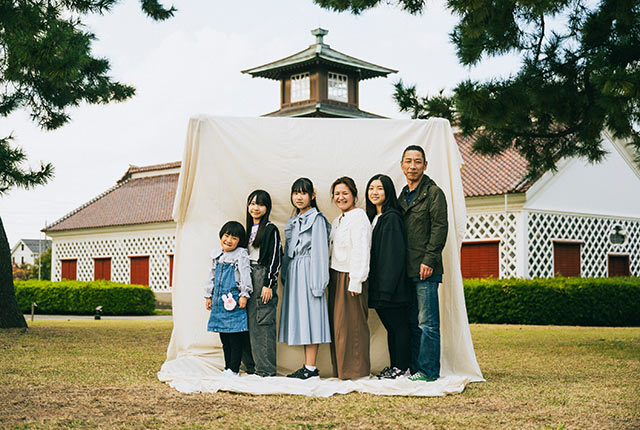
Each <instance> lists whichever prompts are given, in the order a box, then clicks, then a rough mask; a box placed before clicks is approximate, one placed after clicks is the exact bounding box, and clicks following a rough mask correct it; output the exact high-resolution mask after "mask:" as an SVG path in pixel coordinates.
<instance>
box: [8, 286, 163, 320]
mask: <svg viewBox="0 0 640 430" xmlns="http://www.w3.org/2000/svg"><path fill="white" fill-rule="evenodd" d="M14 285H15V290H16V297H17V299H18V305H19V306H20V309H22V311H23V312H25V313H29V312H31V303H32V302H35V303H37V304H38V307H37V308H36V313H40V314H76V315H93V314H94V313H95V309H96V307H97V306H102V308H103V314H104V315H149V314H152V313H153V311H154V310H155V295H154V294H153V291H151V288H149V287H146V286H143V285H130V284H121V283H118V282H109V281H91V282H84V281H61V282H51V281H37V280H30V281H17V282H15V283H14Z"/></svg>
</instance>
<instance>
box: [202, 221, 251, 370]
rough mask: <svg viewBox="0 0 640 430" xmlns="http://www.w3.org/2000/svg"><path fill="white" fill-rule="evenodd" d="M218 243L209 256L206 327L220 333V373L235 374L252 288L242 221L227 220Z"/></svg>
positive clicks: (244, 334) (245, 329) (206, 287)
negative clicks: (221, 358) (218, 246)
mask: <svg viewBox="0 0 640 430" xmlns="http://www.w3.org/2000/svg"><path fill="white" fill-rule="evenodd" d="M220 245H221V248H218V249H216V250H215V251H214V252H213V253H212V255H211V273H210V277H209V282H207V284H206V286H205V300H206V308H207V310H210V311H211V315H210V317H209V322H208V324H207V330H208V331H211V332H216V333H219V334H220V341H221V342H222V349H223V351H224V368H225V370H224V372H222V373H223V375H224V376H237V375H239V371H240V360H241V358H242V348H243V344H245V343H246V342H248V336H249V332H248V327H247V310H246V305H247V299H248V298H249V296H250V295H251V292H252V291H253V288H252V285H251V271H250V270H251V269H250V267H249V254H248V253H247V250H246V248H245V247H244V246H246V234H245V231H244V227H243V226H242V224H240V223H238V222H235V221H229V222H228V223H226V224H225V225H223V226H222V229H221V230H220Z"/></svg>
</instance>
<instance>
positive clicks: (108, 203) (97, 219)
mask: <svg viewBox="0 0 640 430" xmlns="http://www.w3.org/2000/svg"><path fill="white" fill-rule="evenodd" d="M170 164H172V165H175V164H176V163H170ZM178 165H179V162H178ZM158 166H165V165H158ZM147 167H151V166H147ZM156 170H157V169H156ZM177 185H178V174H177V173H171V174H165V175H154V176H147V177H141V178H132V179H125V180H124V181H122V182H119V183H118V184H117V185H116V186H115V187H113V188H110V189H109V190H107V191H106V192H104V193H102V194H100V195H99V196H97V197H96V198H94V199H93V200H91V201H89V202H88V203H86V204H84V205H83V206H81V207H79V208H78V209H76V210H74V211H72V212H70V213H69V214H67V215H65V216H64V217H62V218H61V219H59V220H58V221H56V222H54V223H53V224H51V225H49V226H47V227H46V228H45V229H44V230H43V231H46V232H56V231H64V230H75V229H82V228H96V227H111V226H120V225H131V224H148V223H154V222H166V221H172V216H171V213H172V211H173V201H174V200H175V195H176V188H177Z"/></svg>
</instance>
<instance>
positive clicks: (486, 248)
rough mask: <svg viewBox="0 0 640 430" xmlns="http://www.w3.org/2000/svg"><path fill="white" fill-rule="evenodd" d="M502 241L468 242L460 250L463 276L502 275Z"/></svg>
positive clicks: (486, 276) (495, 276)
mask: <svg viewBox="0 0 640 430" xmlns="http://www.w3.org/2000/svg"><path fill="white" fill-rule="evenodd" d="M499 251H500V242H498V241H497V240H496V241H490V242H466V243H463V244H462V249H461V251H460V265H461V268H462V277H463V278H488V277H494V278H498V277H500V264H499Z"/></svg>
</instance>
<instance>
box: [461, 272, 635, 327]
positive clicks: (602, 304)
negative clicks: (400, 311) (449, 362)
mask: <svg viewBox="0 0 640 430" xmlns="http://www.w3.org/2000/svg"><path fill="white" fill-rule="evenodd" d="M464 296H465V300H466V303H467V314H468V316H469V322H471V323H497V324H545V325H546V324H554V325H581V326H639V325H640V278H636V277H627V278H552V279H543V278H539V279H515V278H511V279H465V280H464Z"/></svg>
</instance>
